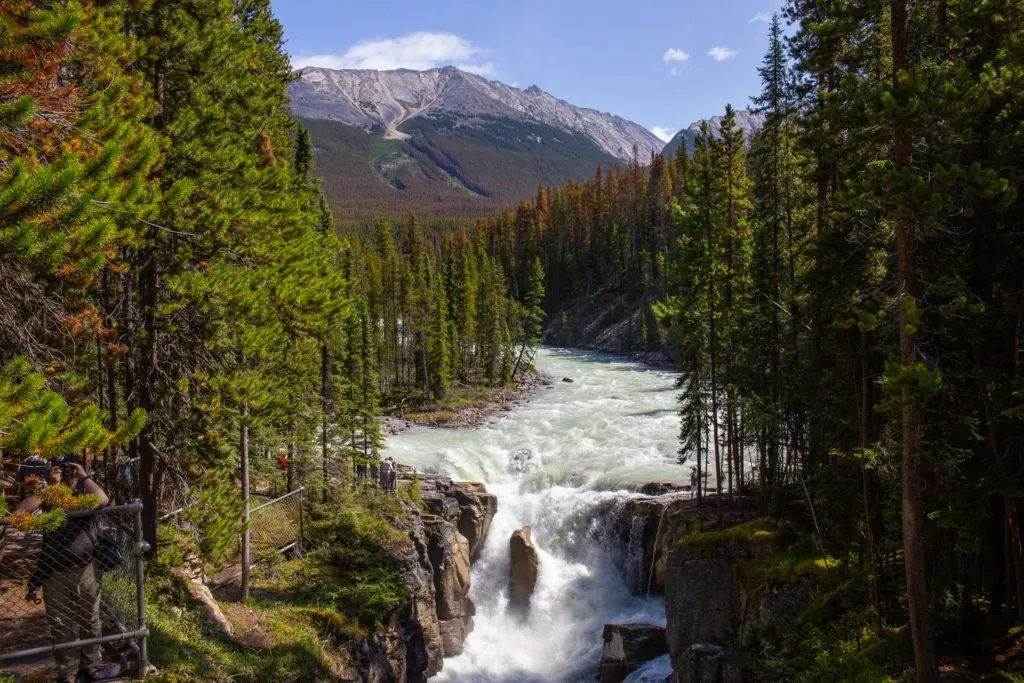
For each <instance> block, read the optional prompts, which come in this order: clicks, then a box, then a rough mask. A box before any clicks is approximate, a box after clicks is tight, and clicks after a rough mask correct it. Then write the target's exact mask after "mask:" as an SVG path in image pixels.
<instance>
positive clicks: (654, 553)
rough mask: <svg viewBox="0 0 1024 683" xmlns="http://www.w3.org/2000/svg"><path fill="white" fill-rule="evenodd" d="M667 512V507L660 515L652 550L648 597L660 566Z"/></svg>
mask: <svg viewBox="0 0 1024 683" xmlns="http://www.w3.org/2000/svg"><path fill="white" fill-rule="evenodd" d="M667 512H668V506H667V505H666V506H665V507H663V508H662V509H661V514H660V515H658V530H657V531H656V532H655V533H654V546H653V548H654V549H653V550H651V573H650V574H649V575H648V577H647V595H650V594H651V586H653V585H654V569H655V567H656V566H657V565H658V541H660V540H661V525H662V524H663V523H664V522H665V513H667Z"/></svg>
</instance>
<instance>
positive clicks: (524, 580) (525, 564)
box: [508, 526, 537, 616]
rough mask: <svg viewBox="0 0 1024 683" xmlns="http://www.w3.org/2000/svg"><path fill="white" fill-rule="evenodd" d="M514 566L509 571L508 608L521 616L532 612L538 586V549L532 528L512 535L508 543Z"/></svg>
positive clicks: (524, 528)
mask: <svg viewBox="0 0 1024 683" xmlns="http://www.w3.org/2000/svg"><path fill="white" fill-rule="evenodd" d="M508 549H509V553H510V554H511V556H512V565H511V568H510V570H509V587H508V608H509V610H510V611H511V612H513V613H515V614H518V615H520V616H526V615H527V614H529V612H530V598H531V597H533V589H534V588H536V586H537V548H536V547H535V546H534V545H533V539H532V538H531V532H530V527H528V526H526V527H523V528H522V529H519V530H518V531H516V532H514V533H513V534H512V538H511V539H509V542H508Z"/></svg>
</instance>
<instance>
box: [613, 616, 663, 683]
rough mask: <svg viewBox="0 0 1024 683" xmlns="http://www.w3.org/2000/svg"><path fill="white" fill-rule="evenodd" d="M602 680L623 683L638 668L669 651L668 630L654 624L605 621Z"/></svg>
mask: <svg viewBox="0 0 1024 683" xmlns="http://www.w3.org/2000/svg"><path fill="white" fill-rule="evenodd" d="M603 639H604V647H603V649H602V651H601V669H600V681H601V683H622V681H623V680H625V678H626V676H628V675H629V674H630V673H632V672H633V671H634V670H636V668H637V667H638V666H639V665H640V664H643V663H644V662H648V661H650V660H652V659H654V658H655V657H659V656H661V655H663V654H665V653H666V652H668V644H667V643H666V641H665V629H663V628H661V627H660V626H654V625H652V624H605V627H604V633H603Z"/></svg>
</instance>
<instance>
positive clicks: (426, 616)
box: [339, 471, 498, 683]
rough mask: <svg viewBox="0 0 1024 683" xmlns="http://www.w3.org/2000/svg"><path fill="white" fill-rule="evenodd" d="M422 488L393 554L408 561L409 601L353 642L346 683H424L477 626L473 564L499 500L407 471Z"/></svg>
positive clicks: (476, 487)
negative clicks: (404, 536)
mask: <svg viewBox="0 0 1024 683" xmlns="http://www.w3.org/2000/svg"><path fill="white" fill-rule="evenodd" d="M401 476H402V477H403V478H406V479H407V480H409V482H410V483H411V482H412V480H413V479H414V477H415V480H416V482H417V483H418V486H419V488H420V491H421V495H422V499H423V505H422V509H420V508H418V507H413V506H410V509H409V511H408V512H409V515H408V517H407V519H406V520H405V522H404V523H403V530H404V531H406V532H407V533H408V541H407V542H405V543H402V544H400V545H399V547H398V548H396V549H395V550H394V551H393V552H394V555H395V557H396V559H397V560H398V561H399V562H400V563H401V567H402V581H403V584H404V586H405V588H406V590H407V591H408V594H409V596H410V597H409V601H408V602H407V603H406V604H405V605H402V606H401V607H400V608H399V609H398V610H397V612H396V613H395V614H394V615H393V619H392V620H391V622H390V623H389V624H388V625H387V626H386V627H384V628H381V629H378V630H377V631H376V632H374V633H372V634H371V635H370V636H369V637H368V638H366V639H365V640H363V641H361V642H356V643H350V644H349V645H348V646H347V649H348V654H349V660H350V661H349V664H348V665H347V667H346V668H345V670H344V672H343V673H342V674H341V675H340V676H339V680H342V681H349V682H351V683H421V682H422V681H425V680H426V679H428V678H430V677H431V676H433V675H435V674H437V673H438V672H439V671H441V669H442V667H443V666H444V658H445V657H451V656H455V655H458V654H460V653H461V652H462V645H463V643H464V641H465V639H466V636H468V635H469V633H470V632H471V631H472V630H473V616H474V614H475V607H474V605H473V601H472V600H471V599H470V597H469V589H470V567H471V564H472V560H473V558H475V557H476V555H477V554H478V553H479V551H480V548H481V546H482V545H483V543H484V541H485V539H486V537H487V532H488V530H489V528H490V524H491V520H492V519H493V518H494V514H495V513H496V512H497V509H498V505H497V497H496V496H494V495H493V494H490V493H488V492H487V490H486V489H485V488H484V486H483V484H474V483H463V482H453V481H452V480H451V479H449V478H447V477H441V476H431V475H422V476H417V475H413V474H412V473H411V471H404V472H402V473H401Z"/></svg>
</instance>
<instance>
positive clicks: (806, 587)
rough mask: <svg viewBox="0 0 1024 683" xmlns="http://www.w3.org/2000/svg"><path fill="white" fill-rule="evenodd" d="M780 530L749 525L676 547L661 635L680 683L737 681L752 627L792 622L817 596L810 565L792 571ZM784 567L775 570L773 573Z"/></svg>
mask: <svg viewBox="0 0 1024 683" xmlns="http://www.w3.org/2000/svg"><path fill="white" fill-rule="evenodd" d="M784 539H785V530H784V528H783V527H781V525H779V524H778V523H775V522H772V521H770V520H754V521H752V522H748V523H746V524H743V525H738V526H736V527H733V528H730V529H725V530H724V531H720V532H717V533H710V534H704V535H697V536H694V537H692V538H688V539H685V540H683V541H682V542H679V543H676V544H675V545H674V547H673V549H672V550H671V552H670V553H669V554H668V558H667V563H666V569H665V588H666V590H665V613H666V618H667V622H668V627H667V629H666V635H667V640H668V648H669V654H670V655H671V659H672V668H673V669H674V670H675V671H676V673H677V674H678V676H679V680H680V681H682V682H684V683H691V682H692V683H697V682H698V681H699V682H700V683H705V682H707V683H736V682H738V681H741V680H742V662H743V659H744V657H745V656H746V653H745V652H744V651H743V650H742V648H749V647H751V646H753V645H755V642H754V640H755V635H754V634H755V633H756V631H757V626H758V625H759V624H762V623H775V624H778V623H780V622H784V621H789V620H793V619H797V618H799V617H800V615H801V614H802V613H804V612H805V610H806V609H807V607H808V605H809V604H810V603H811V602H812V601H814V600H815V599H816V598H817V597H818V596H819V594H820V592H821V584H820V582H819V581H818V580H817V579H816V578H815V575H814V571H813V570H812V569H811V568H812V567H814V566H815V565H814V563H813V562H807V563H804V566H806V567H807V571H799V570H797V569H793V559H792V558H791V557H789V556H787V555H785V553H787V552H790V551H788V550H787V547H788V546H787V543H786V541H785V540H784ZM780 567H781V568H783V569H782V570H780V569H779V568H780Z"/></svg>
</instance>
